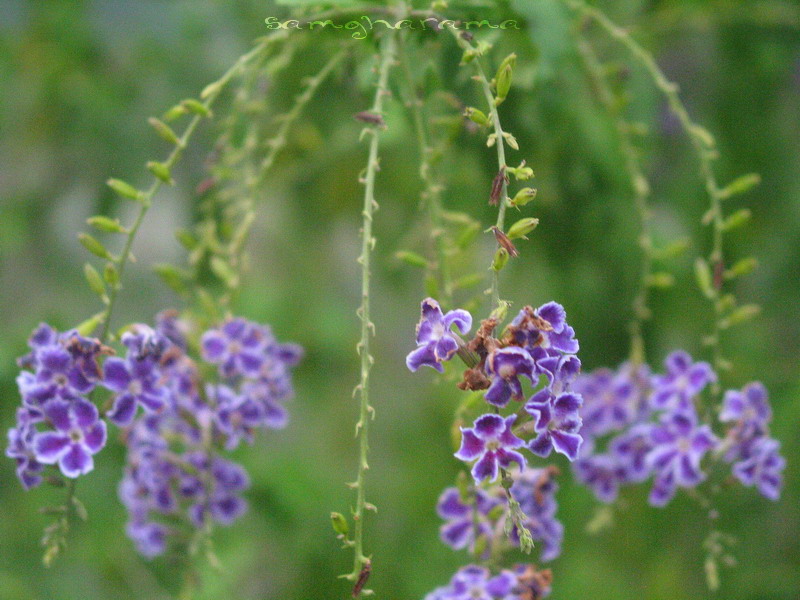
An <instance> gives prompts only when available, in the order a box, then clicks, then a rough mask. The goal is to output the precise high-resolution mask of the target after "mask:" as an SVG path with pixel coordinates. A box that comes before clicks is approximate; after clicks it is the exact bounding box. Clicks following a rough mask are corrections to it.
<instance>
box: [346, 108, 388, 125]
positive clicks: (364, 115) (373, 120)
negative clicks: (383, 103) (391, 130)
mask: <svg viewBox="0 0 800 600" xmlns="http://www.w3.org/2000/svg"><path fill="white" fill-rule="evenodd" d="M353 118H354V119H355V120H356V121H361V122H362V123H367V124H369V125H375V126H376V127H386V122H385V121H384V120H383V117H382V116H381V115H378V114H375V113H372V112H369V111H368V110H365V111H362V112H360V113H356V114H354V115H353Z"/></svg>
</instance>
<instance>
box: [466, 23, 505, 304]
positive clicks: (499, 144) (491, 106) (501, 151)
mask: <svg viewBox="0 0 800 600" xmlns="http://www.w3.org/2000/svg"><path fill="white" fill-rule="evenodd" d="M453 34H454V35H455V36H456V40H458V44H459V46H461V47H462V48H463V49H465V50H467V49H473V47H472V44H471V43H470V42H468V41H467V40H465V39H464V38H463V37H462V36H461V35H460V34H459V33H458V32H456V31H453ZM473 50H474V49H473ZM471 62H472V65H473V67H474V68H475V73H476V79H477V81H478V83H479V84H480V86H481V90H482V91H483V96H484V98H486V105H487V108H488V116H489V118H490V119H491V123H492V128H493V130H494V136H495V143H494V145H495V147H496V148H497V168H498V170H499V171H500V172H503V173H504V172H505V169H506V167H507V166H508V165H507V164H506V148H505V134H504V132H503V126H502V125H501V124H500V115H499V114H498V112H497V106H495V98H494V94H492V86H491V84H490V83H489V79H488V78H487V77H486V73H484V71H483V67H482V66H481V59H480V56H476V57H475V58H474V59H473V60H472V61H471ZM507 198H508V179H507V177H506V176H505V174H504V175H503V177H502V183H501V189H500V199H499V206H498V210H497V221H496V223H495V226H496V227H497V228H498V229H499V230H500V231H503V228H504V227H505V219H506V206H507V202H508V200H507ZM499 247H500V246H499V244H498V248H499ZM491 272H492V288H491V294H492V308H493V310H498V309H500V273H499V271H498V270H496V269H491Z"/></svg>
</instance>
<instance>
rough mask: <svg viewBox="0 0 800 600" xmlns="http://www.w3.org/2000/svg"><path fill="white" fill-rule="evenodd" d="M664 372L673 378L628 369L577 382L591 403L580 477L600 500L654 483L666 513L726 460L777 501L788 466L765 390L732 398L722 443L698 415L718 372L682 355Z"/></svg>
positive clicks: (726, 403)
mask: <svg viewBox="0 0 800 600" xmlns="http://www.w3.org/2000/svg"><path fill="white" fill-rule="evenodd" d="M664 366H665V369H666V373H664V374H657V375H651V374H650V372H649V370H648V368H647V367H646V366H644V365H642V366H638V367H634V366H633V365H632V364H630V363H625V364H623V365H622V366H621V367H620V368H619V369H618V370H617V371H612V370H610V369H598V370H597V371H594V372H593V373H589V374H586V375H581V376H579V377H578V378H577V380H576V381H575V383H574V388H575V389H576V390H578V391H579V392H580V393H581V395H582V396H583V398H584V404H583V406H582V407H581V415H582V417H583V428H582V429H581V434H582V435H583V438H584V444H583V447H582V448H581V452H580V457H579V458H578V460H577V461H575V462H574V463H573V468H574V471H575V474H576V476H577V478H578V479H579V480H580V481H581V482H583V483H585V484H586V485H587V486H589V487H590V488H591V489H592V490H593V491H594V493H595V495H596V496H597V498H598V499H599V500H601V501H603V502H613V501H614V500H615V499H616V498H617V494H618V491H619V488H620V486H623V485H627V484H632V483H640V482H644V481H646V480H647V479H649V478H650V477H652V478H653V486H652V489H651V492H650V503H651V504H653V505H654V506H664V505H665V504H667V503H668V502H669V501H670V500H671V499H672V497H673V496H674V495H675V492H676V490H677V489H678V488H692V487H694V486H696V485H698V484H700V483H702V482H703V481H705V480H706V479H707V476H708V468H706V469H704V468H703V465H702V463H703V462H706V463H707V464H708V465H709V466H710V465H711V464H714V463H718V462H719V461H724V462H726V463H731V465H732V476H733V477H734V478H735V479H736V480H738V481H739V482H741V483H742V484H743V485H745V486H755V487H756V488H757V489H758V490H759V492H760V493H761V494H763V495H764V496H766V497H767V498H769V499H771V500H777V499H778V497H779V495H780V490H781V485H782V474H781V472H782V470H783V468H784V466H785V460H784V459H783V457H782V456H780V454H779V450H780V443H779V442H778V441H777V440H775V439H773V438H771V437H770V435H769V422H770V420H771V418H772V411H771V409H770V405H769V401H768V397H767V390H766V388H765V387H764V386H763V385H762V384H761V383H759V382H753V383H749V384H747V385H746V386H744V388H743V389H742V390H728V391H727V392H725V394H724V396H723V400H722V407H721V410H720V411H719V414H718V421H719V422H720V423H721V424H723V425H724V426H725V427H724V431H722V432H720V433H721V435H720V436H717V435H715V434H714V432H713V431H712V424H713V423H712V422H706V423H703V422H702V421H701V419H700V416H699V415H700V414H703V412H702V410H701V408H700V407H701V406H702V404H701V399H702V394H703V392H704V390H705V389H706V388H707V387H708V386H709V385H712V384H714V383H716V380H717V376H716V373H715V372H714V371H713V369H712V368H711V366H710V365H709V364H708V363H705V362H693V360H692V358H691V357H690V356H689V355H688V354H687V353H686V352H683V351H677V352H673V353H672V354H670V355H669V356H668V357H667V358H666V360H665V362H664Z"/></svg>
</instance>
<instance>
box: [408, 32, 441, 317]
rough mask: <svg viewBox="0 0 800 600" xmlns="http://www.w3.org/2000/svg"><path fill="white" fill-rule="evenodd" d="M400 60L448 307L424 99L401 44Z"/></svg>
mask: <svg viewBox="0 0 800 600" xmlns="http://www.w3.org/2000/svg"><path fill="white" fill-rule="evenodd" d="M400 57H401V58H400V60H401V64H402V66H403V74H404V75H405V80H406V85H407V86H408V94H409V98H408V106H409V109H410V112H411V118H412V120H413V122H414V130H415V132H416V136H417V144H418V146H419V157H420V165H419V176H420V178H421V179H422V182H423V184H424V186H425V189H424V190H423V192H422V197H423V199H424V200H426V201H427V209H428V215H429V218H430V220H431V237H433V239H434V241H435V244H436V255H437V263H438V264H437V267H438V268H437V271H438V273H439V278H440V280H441V289H442V292H443V294H442V297H443V299H444V300H445V301H446V303H447V304H451V303H452V300H453V282H452V279H451V277H450V266H449V264H448V260H447V245H446V243H445V242H446V240H445V229H444V225H443V222H442V199H441V191H442V186H441V185H440V184H439V183H438V182H437V181H436V177H435V175H434V172H433V164H432V163H431V159H430V156H431V152H432V148H431V146H430V142H429V140H428V133H427V128H426V118H425V114H424V110H425V109H424V99H423V98H421V97H420V96H419V95H418V94H417V92H416V86H415V84H414V76H413V74H412V72H411V65H410V64H409V62H408V53H407V52H406V45H405V44H402V46H401V54H400Z"/></svg>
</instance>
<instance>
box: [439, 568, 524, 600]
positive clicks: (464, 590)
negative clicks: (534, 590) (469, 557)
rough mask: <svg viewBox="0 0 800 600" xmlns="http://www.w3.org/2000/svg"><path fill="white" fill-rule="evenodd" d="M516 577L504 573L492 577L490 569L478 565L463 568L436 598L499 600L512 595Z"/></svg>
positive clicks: (448, 599) (447, 599)
mask: <svg viewBox="0 0 800 600" xmlns="http://www.w3.org/2000/svg"><path fill="white" fill-rule="evenodd" d="M516 579H517V578H516V577H515V576H514V575H513V574H512V573H511V572H510V571H503V572H502V573H500V574H499V575H496V576H495V577H491V573H490V572H489V569H486V568H485V567H479V566H477V565H468V566H466V567H462V568H461V569H459V571H458V572H457V573H456V574H455V575H453V578H452V579H451V580H450V585H449V586H448V587H447V588H444V589H443V590H439V593H440V595H439V596H434V597H435V598H440V599H441V600H445V599H446V600H499V599H501V598H506V597H508V595H509V594H510V593H511V591H512V589H513V587H514V584H515V583H516Z"/></svg>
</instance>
